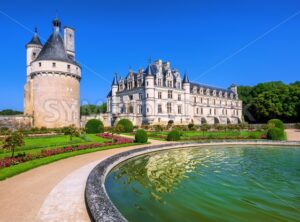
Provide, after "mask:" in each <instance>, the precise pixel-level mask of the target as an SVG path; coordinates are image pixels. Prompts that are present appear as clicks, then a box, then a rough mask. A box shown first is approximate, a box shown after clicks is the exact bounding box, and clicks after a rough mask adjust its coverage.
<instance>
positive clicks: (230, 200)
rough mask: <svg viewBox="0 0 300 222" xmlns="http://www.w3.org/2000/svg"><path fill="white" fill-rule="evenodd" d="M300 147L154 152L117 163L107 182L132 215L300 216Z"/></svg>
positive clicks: (133, 217) (114, 199)
mask: <svg viewBox="0 0 300 222" xmlns="http://www.w3.org/2000/svg"><path fill="white" fill-rule="evenodd" d="M299 148H300V147H299ZM299 148H298V147H297V148H293V147H267V146H239V147H237V146H232V147H230V146H228V147H202V148H201V147H198V148H181V149H171V150H164V151H157V152H152V153H148V154H144V155H141V156H138V157H135V158H132V159H129V160H127V161H125V162H122V163H121V164H119V165H117V166H116V167H115V168H114V169H113V170H112V171H111V172H110V173H109V175H108V176H107V178H106V182H105V188H106V191H107V193H108V195H109V197H110V199H111V200H112V202H113V203H114V204H115V206H116V207H117V208H118V209H119V211H120V212H121V213H122V214H123V215H124V217H125V218H127V219H128V220H129V221H143V222H146V221H151V222H152V221H239V222H243V221H300V149H299Z"/></svg>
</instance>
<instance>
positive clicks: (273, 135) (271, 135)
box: [267, 127, 285, 140]
mask: <svg viewBox="0 0 300 222" xmlns="http://www.w3.org/2000/svg"><path fill="white" fill-rule="evenodd" d="M267 138H268V139H270V140H285V134H284V131H283V130H282V129H280V128H277V127H271V128H269V129H268V132H267Z"/></svg>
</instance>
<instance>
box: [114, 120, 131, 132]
mask: <svg viewBox="0 0 300 222" xmlns="http://www.w3.org/2000/svg"><path fill="white" fill-rule="evenodd" d="M118 125H121V126H123V131H122V133H130V132H132V131H133V124H132V122H131V121H130V120H129V119H121V120H120V121H119V122H118V123H117V126H118Z"/></svg>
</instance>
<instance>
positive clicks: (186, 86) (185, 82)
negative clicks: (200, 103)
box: [182, 72, 191, 93]
mask: <svg viewBox="0 0 300 222" xmlns="http://www.w3.org/2000/svg"><path fill="white" fill-rule="evenodd" d="M182 87H183V89H184V90H185V93H190V88H191V85H190V80H189V78H188V76H187V73H186V72H185V73H184V76H183V80H182Z"/></svg>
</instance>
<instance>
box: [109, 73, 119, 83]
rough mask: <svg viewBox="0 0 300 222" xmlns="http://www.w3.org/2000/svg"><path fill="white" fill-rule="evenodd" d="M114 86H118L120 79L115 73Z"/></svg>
mask: <svg viewBox="0 0 300 222" xmlns="http://www.w3.org/2000/svg"><path fill="white" fill-rule="evenodd" d="M111 85H112V86H117V85H118V80H117V74H116V73H115V76H114V79H113V82H112V84H111Z"/></svg>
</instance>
